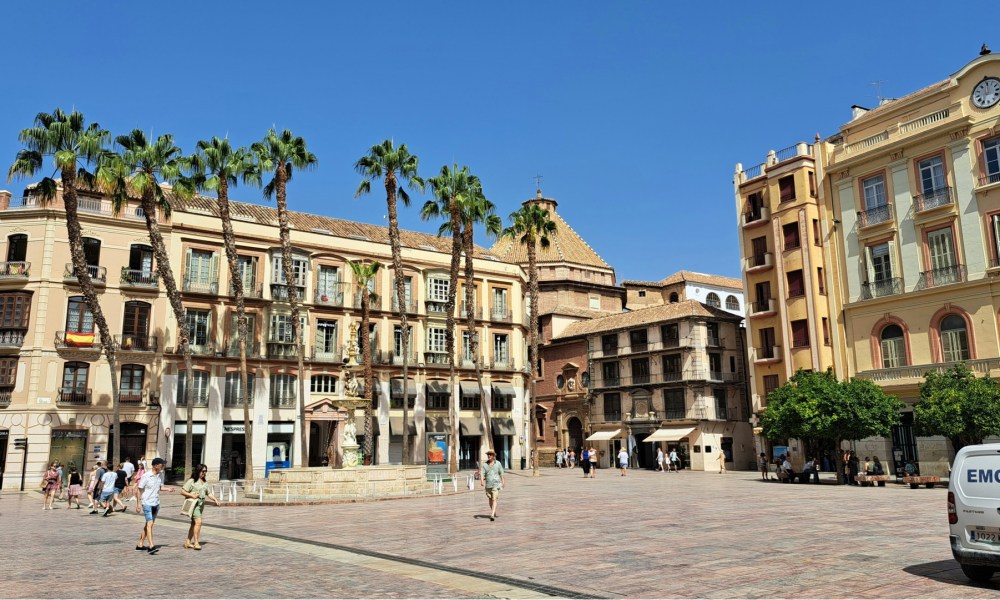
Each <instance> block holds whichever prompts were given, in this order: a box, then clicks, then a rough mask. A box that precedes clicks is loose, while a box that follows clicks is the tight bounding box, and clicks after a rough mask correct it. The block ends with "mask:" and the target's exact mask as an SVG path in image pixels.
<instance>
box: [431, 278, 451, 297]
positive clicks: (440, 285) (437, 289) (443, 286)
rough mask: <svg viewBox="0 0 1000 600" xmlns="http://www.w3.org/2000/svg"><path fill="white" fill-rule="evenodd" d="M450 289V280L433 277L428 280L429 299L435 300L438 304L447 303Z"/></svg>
mask: <svg viewBox="0 0 1000 600" xmlns="http://www.w3.org/2000/svg"><path fill="white" fill-rule="evenodd" d="M450 287H451V281H449V280H448V279H441V278H439V277H431V278H430V279H428V280H427V299H428V300H434V301H436V302H447V301H448V289H449V288H450Z"/></svg>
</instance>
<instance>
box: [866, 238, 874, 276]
mask: <svg viewBox="0 0 1000 600" xmlns="http://www.w3.org/2000/svg"><path fill="white" fill-rule="evenodd" d="M865 270H866V275H867V278H868V283H874V282H875V262H874V261H873V260H872V248H871V246H865Z"/></svg>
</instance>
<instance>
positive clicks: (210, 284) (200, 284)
mask: <svg viewBox="0 0 1000 600" xmlns="http://www.w3.org/2000/svg"><path fill="white" fill-rule="evenodd" d="M184 291H185V292H193V293H195V294H210V295H212V296H217V295H218V294H219V282H218V281H205V280H203V279H188V278H184Z"/></svg>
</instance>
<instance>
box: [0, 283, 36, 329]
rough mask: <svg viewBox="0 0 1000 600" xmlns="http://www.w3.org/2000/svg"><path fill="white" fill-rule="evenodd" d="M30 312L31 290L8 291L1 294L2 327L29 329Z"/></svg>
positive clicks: (0, 313)
mask: <svg viewBox="0 0 1000 600" xmlns="http://www.w3.org/2000/svg"><path fill="white" fill-rule="evenodd" d="M30 312H31V293H30V292H6V293H2V294H0V327H3V328H7V329H27V328H28V316H29V313H30Z"/></svg>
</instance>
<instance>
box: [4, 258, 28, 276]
mask: <svg viewBox="0 0 1000 600" xmlns="http://www.w3.org/2000/svg"><path fill="white" fill-rule="evenodd" d="M30 270H31V263H30V262H25V261H23V260H21V261H8V262H0V280H3V279H27V278H28V275H29V271H30Z"/></svg>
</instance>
